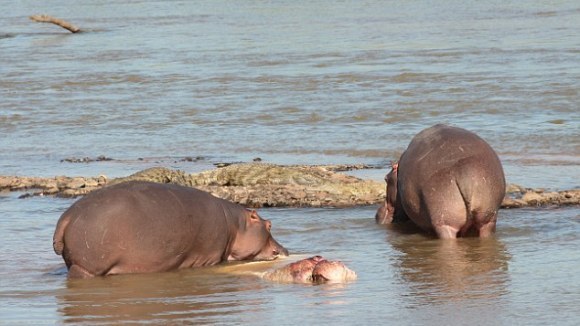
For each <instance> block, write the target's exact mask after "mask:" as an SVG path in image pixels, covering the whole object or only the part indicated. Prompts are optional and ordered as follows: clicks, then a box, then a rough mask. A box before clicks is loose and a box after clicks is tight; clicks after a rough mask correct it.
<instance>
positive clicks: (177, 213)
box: [53, 181, 288, 278]
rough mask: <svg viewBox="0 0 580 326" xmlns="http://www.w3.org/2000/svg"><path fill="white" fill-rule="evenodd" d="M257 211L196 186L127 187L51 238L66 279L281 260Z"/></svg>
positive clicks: (67, 221)
mask: <svg viewBox="0 0 580 326" xmlns="http://www.w3.org/2000/svg"><path fill="white" fill-rule="evenodd" d="M271 226H272V224H271V223H270V221H267V220H263V219H262V218H261V217H260V216H258V214H257V213H256V211H253V210H248V209H246V208H244V207H242V206H240V205H238V204H234V203H231V202H229V201H226V200H223V199H219V198H216V197H214V196H212V195H211V194H209V193H206V192H204V191H201V190H197V189H194V188H188V187H182V186H178V185H172V184H159V183H153V182H142V181H130V182H124V183H120V184H117V185H113V186H109V187H106V188H103V189H101V190H97V191H95V192H92V193H90V194H89V195H87V196H85V197H84V198H82V199H80V200H79V201H77V202H76V203H74V204H73V205H72V206H71V207H70V208H69V209H68V210H66V211H65V212H64V213H63V214H62V216H61V217H60V220H59V221H58V224H57V226H56V231H55V233H54V240H53V241H54V242H53V246H54V251H55V252H56V253H57V254H59V255H62V257H63V259H64V261H65V263H66V266H67V268H68V270H69V274H68V275H69V277H71V278H88V277H93V276H101V275H112V274H126V273H144V272H163V271H170V270H176V269H182V268H190V267H198V266H207V265H215V264H218V263H220V262H223V261H233V260H273V259H276V258H277V257H278V256H280V255H284V256H287V255H288V251H287V250H286V249H285V248H284V247H282V246H281V245H280V244H279V243H278V242H276V240H274V238H273V237H272V235H271V233H270V228H271Z"/></svg>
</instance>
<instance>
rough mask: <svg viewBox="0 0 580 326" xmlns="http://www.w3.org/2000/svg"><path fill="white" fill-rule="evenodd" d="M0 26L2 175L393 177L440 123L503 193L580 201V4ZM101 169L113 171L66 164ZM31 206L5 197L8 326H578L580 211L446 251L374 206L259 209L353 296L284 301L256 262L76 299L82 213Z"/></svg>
mask: <svg viewBox="0 0 580 326" xmlns="http://www.w3.org/2000/svg"><path fill="white" fill-rule="evenodd" d="M40 13H46V14H50V15H53V16H56V17H60V18H63V19H66V20H69V21H71V22H73V23H75V24H76V25H78V26H79V27H80V28H81V29H83V30H84V31H85V32H84V33H80V34H70V33H68V32H67V31H65V30H64V29H61V28H59V27H56V26H53V25H49V24H38V23H34V22H32V21H30V20H28V18H27V17H28V16H29V15H32V14H40ZM0 18H1V20H2V22H3V27H2V30H0V77H1V78H0V99H1V100H0V134H1V135H2V137H0V148H1V149H2V151H0V174H2V175H26V176H55V175H69V176H74V175H82V176H97V175H100V174H104V175H107V176H109V177H115V176H124V175H128V174H130V173H133V172H136V171H139V170H141V169H143V168H147V167H151V166H159V165H160V166H165V167H169V168H179V169H182V170H185V171H186V172H195V171H201V170H205V169H209V168H212V167H213V164H214V163H217V162H235V161H251V160H252V159H254V158H256V157H260V158H261V159H262V160H263V161H266V162H273V163H280V164H324V163H367V164H372V165H378V166H383V167H386V165H387V163H388V162H389V161H390V160H395V159H397V158H398V155H399V154H400V153H401V152H402V151H403V150H404V149H405V147H406V145H407V144H408V142H409V141H410V139H411V137H412V136H413V135H414V134H416V133H417V132H419V131H420V130H422V129H424V128H426V127H428V126H431V125H433V124H435V123H448V124H452V125H456V126H460V127H464V128H467V129H470V130H472V131H475V132H476V133H478V134H479V135H481V136H482V137H483V138H485V139H486V140H487V141H488V142H489V143H490V144H491V145H492V146H493V147H494V148H495V149H496V151H497V152H498V154H499V155H500V158H501V159H502V162H503V164H504V167H505V171H506V178H507V179H508V182H510V183H518V184H521V185H524V186H528V187H544V188H548V189H571V188H577V187H579V186H580V182H579V180H580V178H579V177H580V114H579V112H580V37H579V35H580V23H578V22H579V21H580V4H578V2H577V1H565V0H564V1H547V0H532V1H527V2H526V3H525V5H522V4H521V2H518V1H509V0H508V1H505V0H504V1H452V0H442V1H436V2H435V1H427V0H417V1H378V0H370V1H362V2H361V1H338V2H337V1H334V2H323V1H292V2H282V1H276V2H272V1H234V2H232V1H146V0H144V1H123V2H122V3H121V2H119V1H95V0H79V1H75V2H74V3H67V2H62V1H54V0H50V1H32V0H29V1H26V0H24V1H17V2H15V3H10V10H3V11H2V12H0ZM99 155H104V156H106V157H110V158H113V159H114V160H113V161H105V162H93V163H88V164H85V163H80V164H79V163H68V162H61V161H62V160H64V159H66V158H82V157H91V158H95V157H97V156H99ZM185 157H191V158H194V159H193V160H183V158H185ZM385 172H386V168H383V169H380V170H368V171H362V172H359V173H358V174H359V175H363V176H365V177H367V178H373V179H376V180H381V179H382V177H383V175H384V173H385ZM18 195H19V194H15V193H2V194H0V238H2V241H1V242H0V243H2V250H1V251H0V315H1V316H2V319H3V320H2V321H0V323H4V322H5V323H8V324H14V323H36V324H38V323H47V324H53V323H67V322H77V323H86V324H95V323H115V324H116V323H119V322H121V321H126V322H133V323H145V322H151V323H165V322H175V323H183V322H191V323H196V324H238V323H243V324H247V323H252V324H271V323H276V324H298V323H306V324H311V323H314V322H325V323H327V322H328V323H336V324H376V323H378V322H381V321H389V322H390V321H392V322H396V323H400V324H416V323H420V324H427V323H428V324H434V325H437V324H468V323H475V324H558V325H566V324H569V325H576V324H578V323H580V313H578V312H577V311H578V307H580V276H579V275H580V274H579V273H577V271H578V269H579V268H580V263H579V261H580V253H579V252H578V247H579V246H580V235H579V234H580V233H579V231H580V210H579V209H578V208H577V207H573V208H564V209H545V208H543V209H522V210H502V211H501V212H500V218H499V222H498V230H497V236H496V237H495V238H494V239H491V240H485V241H480V240H477V239H462V240H460V241H457V242H452V243H449V242H442V241H437V240H433V239H428V238H425V237H423V236H420V235H417V234H401V233H398V232H394V231H393V230H390V229H386V228H384V227H381V226H377V225H375V224H374V219H373V215H374V210H375V208H374V207H358V208H351V209H263V210H261V214H262V215H263V216H265V217H267V218H269V219H271V220H272V221H273V223H274V228H273V233H274V235H275V237H276V238H277V239H278V240H279V241H280V242H281V243H282V244H284V245H285V246H286V247H287V248H289V249H290V251H291V252H292V253H293V254H294V255H295V257H298V256H305V255H309V254H321V255H324V256H326V257H328V258H331V259H339V260H343V261H344V262H345V263H347V265H348V266H349V267H351V268H352V269H354V270H355V271H357V273H358V274H359V280H358V281H356V282H354V283H350V284H346V285H342V286H337V285H320V286H304V285H288V284H271V283H268V282H266V281H263V280H261V279H260V278H259V277H256V276H255V275H253V274H251V273H250V272H247V271H245V272H244V270H245V269H250V270H253V269H255V270H256V271H261V270H264V269H266V268H269V267H271V266H269V265H267V264H255V265H247V266H246V265H242V266H238V265H236V266H226V267H215V268H209V269H202V270H196V271H183V272H178V273H165V274H155V275H131V276H119V277H111V278H105V279H97V280H91V281H84V282H79V281H67V280H66V277H65V272H64V270H63V268H62V267H63V264H62V261H61V259H60V257H58V256H56V255H54V253H53V252H52V244H51V242H52V232H53V231H54V226H55V223H56V221H57V219H58V217H59V216H60V214H61V213H62V212H63V211H64V210H65V209H66V208H67V207H68V206H70V205H71V204H72V203H73V200H71V199H57V198H45V197H36V198H28V199H18V198H17V197H18ZM283 263H284V262H283V261H281V262H277V263H276V264H278V265H279V264H283ZM232 271H233V272H232Z"/></svg>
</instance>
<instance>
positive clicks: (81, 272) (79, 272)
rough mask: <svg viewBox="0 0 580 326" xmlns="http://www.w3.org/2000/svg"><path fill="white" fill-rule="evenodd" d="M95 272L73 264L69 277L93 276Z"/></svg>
mask: <svg viewBox="0 0 580 326" xmlns="http://www.w3.org/2000/svg"><path fill="white" fill-rule="evenodd" d="M92 277H95V275H94V274H92V273H91V272H89V271H87V270H86V269H84V268H82V267H81V266H79V265H72V266H71V267H70V268H69V270H68V278H92Z"/></svg>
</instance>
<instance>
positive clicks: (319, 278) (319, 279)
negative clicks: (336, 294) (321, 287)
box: [312, 274, 328, 283]
mask: <svg viewBox="0 0 580 326" xmlns="http://www.w3.org/2000/svg"><path fill="white" fill-rule="evenodd" d="M312 281H313V282H314V283H324V282H327V281H328V279H327V278H326V277H324V276H322V275H320V274H316V275H312Z"/></svg>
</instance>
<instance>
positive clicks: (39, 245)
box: [0, 197, 580, 325]
mask: <svg viewBox="0 0 580 326" xmlns="http://www.w3.org/2000/svg"><path fill="white" fill-rule="evenodd" d="M2 201H3V203H2V207H3V211H4V214H3V216H4V217H3V218H2V219H1V220H0V230H2V234H1V236H2V237H3V239H4V241H3V243H4V245H5V248H7V249H8V250H3V251H2V252H1V254H0V255H1V256H0V260H1V263H2V266H3V268H2V270H1V271H0V278H1V279H2V286H1V288H0V301H1V302H2V305H0V314H1V315H2V316H3V319H4V322H7V323H16V322H23V323H41V322H44V321H46V322H49V323H53V322H58V323H69V322H74V323H86V324H94V323H119V322H135V323H144V322H152V323H156V324H157V323H165V322H169V321H174V322H185V321H187V322H193V323H196V324H198V323H199V324H215V323H219V324H222V323H226V324H230V323H243V324H245V323H252V324H267V323H271V322H276V323H281V324H296V323H311V322H313V321H315V320H319V318H320V316H321V315H323V316H325V317H324V319H325V321H326V322H329V323H344V324H353V323H357V324H358V323H363V324H372V323H376V322H378V321H380V320H384V318H388V319H389V321H391V320H392V321H393V322H397V323H403V324H416V323H420V324H425V323H429V324H433V325H439V324H441V325H442V324H450V323H451V324H467V323H476V324H510V323H516V324H517V323H522V322H525V323H526V324H545V323H557V324H559V325H566V324H569V325H572V324H576V323H577V322H578V317H579V316H578V313H577V309H576V308H577V307H578V305H579V304H580V286H579V284H580V278H579V277H578V273H577V272H576V271H577V264H578V258H580V257H579V256H578V251H577V248H578V246H579V245H580V236H579V234H580V216H578V210H577V209H570V208H568V209H539V210H534V209H521V210H502V211H501V216H500V221H499V223H498V230H497V235H496V237H495V238H492V239H488V240H479V239H461V240H459V241H439V240H435V239H431V238H428V237H425V236H423V235H419V234H404V233H401V232H396V231H394V230H390V229H387V228H385V227H383V226H378V225H376V224H375V223H374V220H373V218H372V216H373V213H374V208H373V207H366V208H353V209H263V210H261V214H262V215H263V216H264V217H266V218H270V219H271V220H272V222H273V232H274V234H275V236H276V238H277V239H278V240H279V241H280V242H281V243H284V245H285V246H286V247H287V248H289V249H290V251H291V253H292V255H293V256H295V257H296V256H297V255H298V256H299V257H304V256H306V255H309V254H316V253H320V254H323V255H324V256H325V257H328V258H330V259H336V260H342V261H343V262H345V263H346V264H347V265H348V266H349V267H351V268H352V269H354V270H355V271H356V272H357V273H358V277H359V278H358V280H357V281H355V282H352V283H348V284H344V285H336V284H334V285H331V284H327V285H316V286H313V285H303V284H276V283H271V282H268V281H265V280H262V279H260V278H259V277H258V276H256V275H253V273H252V272H259V271H264V270H266V269H268V268H270V267H271V266H281V265H283V264H285V263H286V262H288V261H291V258H287V259H285V260H282V261H278V262H274V263H259V264H250V265H227V266H219V267H212V268H203V269H198V270H186V271H180V272H173V273H160V274H142V275H123V276H115V277H107V278H98V279H93V280H67V279H66V277H65V274H64V273H65V270H64V268H63V267H64V264H63V263H62V261H61V259H60V257H58V256H56V255H55V254H54V253H53V252H52V250H51V248H50V243H51V237H52V232H53V229H54V225H53V224H54V221H55V218H56V216H57V215H58V213H59V212H60V211H62V210H64V209H65V208H66V207H67V206H68V205H69V204H70V203H71V202H72V200H63V199H60V200H55V199H49V198H32V199H27V200H25V201H23V200H20V199H16V198H13V197H8V198H7V197H3V199H2ZM23 203H26V205H23Z"/></svg>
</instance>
